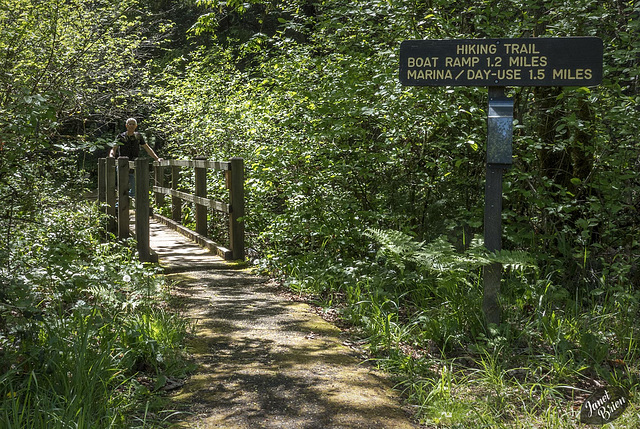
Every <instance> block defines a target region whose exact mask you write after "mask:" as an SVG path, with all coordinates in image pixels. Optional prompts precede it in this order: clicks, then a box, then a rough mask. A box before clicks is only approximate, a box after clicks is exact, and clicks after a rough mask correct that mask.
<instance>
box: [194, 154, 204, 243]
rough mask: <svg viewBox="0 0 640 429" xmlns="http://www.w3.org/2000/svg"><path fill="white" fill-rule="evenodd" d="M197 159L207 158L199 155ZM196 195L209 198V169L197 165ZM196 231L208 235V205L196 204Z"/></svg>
mask: <svg viewBox="0 0 640 429" xmlns="http://www.w3.org/2000/svg"><path fill="white" fill-rule="evenodd" d="M195 159H196V161H205V160H206V159H207V158H206V157H204V156H198V157H196V158H195ZM195 182H196V189H195V196H196V197H202V198H207V169H206V168H201V167H197V166H196V167H195ZM195 206H196V232H197V233H198V234H200V235H202V236H203V237H206V236H207V207H205V206H201V205H200V204H196V205H195Z"/></svg>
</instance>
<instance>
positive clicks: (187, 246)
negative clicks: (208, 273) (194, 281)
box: [149, 219, 229, 273]
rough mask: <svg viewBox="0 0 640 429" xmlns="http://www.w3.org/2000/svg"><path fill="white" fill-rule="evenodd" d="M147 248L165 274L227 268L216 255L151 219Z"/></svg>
mask: <svg viewBox="0 0 640 429" xmlns="http://www.w3.org/2000/svg"><path fill="white" fill-rule="evenodd" d="M149 247H151V249H152V250H153V251H154V252H155V253H156V254H157V255H158V259H159V262H160V265H161V266H162V267H163V268H164V270H165V273H175V272H182V271H201V270H208V269H220V268H229V265H228V264H227V263H225V262H224V260H223V259H222V258H220V257H219V256H217V255H216V254H214V253H211V252H210V251H209V250H207V249H204V248H202V247H200V246H198V245H197V244H196V243H194V242H193V241H191V240H189V239H188V238H187V237H185V236H184V235H182V234H180V233H178V232H175V231H174V230H172V229H171V228H169V227H167V226H165V225H163V224H162V223H160V222H158V221H155V220H153V219H149Z"/></svg>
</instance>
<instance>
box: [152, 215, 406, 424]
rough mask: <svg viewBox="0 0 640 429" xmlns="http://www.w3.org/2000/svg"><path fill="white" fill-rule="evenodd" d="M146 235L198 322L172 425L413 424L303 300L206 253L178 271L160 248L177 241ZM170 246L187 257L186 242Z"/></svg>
mask: <svg viewBox="0 0 640 429" xmlns="http://www.w3.org/2000/svg"><path fill="white" fill-rule="evenodd" d="M151 236H152V237H151V246H152V247H153V248H154V249H156V250H157V251H158V254H159V257H160V263H161V264H163V265H166V268H167V269H168V270H169V271H174V273H173V274H170V277H171V278H172V279H173V280H175V281H176V282H177V287H176V292H177V293H178V294H179V295H180V297H181V302H182V303H183V304H184V310H185V312H186V314H187V315H188V316H189V317H191V318H193V319H195V320H197V332H196V336H195V338H194V339H193V340H192V341H191V343H190V344H189V346H190V351H191V352H192V353H193V355H194V358H195V360H196V363H197V364H198V370H197V372H196V374H194V375H193V376H191V377H190V379H188V380H187V382H186V383H185V385H184V386H183V387H182V388H181V389H180V390H177V391H175V392H174V393H173V394H172V401H173V405H174V408H175V409H178V410H183V411H185V412H187V414H185V416H186V417H185V418H184V420H183V421H182V422H179V423H177V425H176V427H178V428H229V429H235V428H238V429H240V428H265V429H266V428H295V429H298V428H300V429H302V428H304V429H315V428H317V429H331V428H372V429H373V428H375V429H384V428H390V429H391V428H394V429H395V428H398V429H404V428H416V427H418V426H417V425H414V424H413V423H411V421H410V420H409V418H408V417H407V413H406V412H405V410H403V409H402V407H401V406H400V403H399V399H398V398H397V397H396V396H395V394H394V392H393V391H392V390H391V388H390V384H389V381H388V380H387V379H386V378H385V377H384V375H383V374H380V373H378V372H376V371H374V370H373V369H372V368H370V367H369V366H367V365H363V364H361V362H360V360H358V359H357V358H356V357H355V356H354V353H353V352H352V350H351V349H349V348H348V347H346V346H344V345H343V342H344V338H342V337H341V333H340V330H339V329H338V328H336V327H335V326H333V325H331V324H329V323H328V322H326V321H324V320H323V319H322V318H320V317H319V316H317V315H316V314H314V313H313V312H312V311H311V310H310V308H309V307H308V306H307V305H306V304H303V303H299V302H294V301H291V300H288V299H287V298H286V297H285V296H283V295H282V294H279V293H277V290H276V288H275V287H274V286H273V285H270V284H268V283H266V279H265V278H262V277H258V276H254V275H251V274H249V273H247V272H245V271H241V270H233V269H230V267H229V266H226V265H225V264H224V263H223V262H221V261H220V260H219V259H217V258H216V257H215V256H212V255H210V257H211V258H213V259H214V260H212V261H211V266H210V267H207V268H206V269H203V270H198V271H184V270H186V269H187V266H186V264H183V265H180V264H178V263H177V261H176V260H175V254H174V256H173V258H174V262H173V263H171V262H169V255H171V253H170V242H171V241H172V240H178V241H179V240H185V239H183V238H182V236H180V235H179V234H176V233H173V231H170V230H166V229H164V228H163V227H160V226H152V232H151ZM154 236H155V243H156V245H157V247H154ZM163 240H164V241H163ZM162 243H163V244H162ZM176 245H177V246H179V247H180V249H181V253H182V254H183V255H184V257H188V253H189V252H188V251H187V250H186V249H187V248H188V245H189V242H186V243H184V242H183V243H180V242H179V243H177V244H176ZM194 252H198V248H197V246H196V247H195V248H194ZM163 253H164V256H163ZM203 256H204V255H201V259H202V257H203ZM163 261H166V262H163ZM200 263H201V264H202V265H206V263H205V262H202V260H201V261H200ZM176 271H177V272H176Z"/></svg>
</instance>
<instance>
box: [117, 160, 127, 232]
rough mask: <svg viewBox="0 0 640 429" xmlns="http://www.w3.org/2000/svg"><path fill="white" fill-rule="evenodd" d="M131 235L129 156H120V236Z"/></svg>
mask: <svg viewBox="0 0 640 429" xmlns="http://www.w3.org/2000/svg"><path fill="white" fill-rule="evenodd" d="M128 236H129V158H127V157H126V156H122V157H120V158H118V238H127V237H128Z"/></svg>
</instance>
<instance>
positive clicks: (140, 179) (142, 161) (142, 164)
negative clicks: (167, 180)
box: [135, 158, 151, 262]
mask: <svg viewBox="0 0 640 429" xmlns="http://www.w3.org/2000/svg"><path fill="white" fill-rule="evenodd" d="M135 166H136V240H137V241H138V255H139V257H140V261H141V262H149V261H151V253H150V252H149V162H148V161H147V160H146V158H136V159H135Z"/></svg>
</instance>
